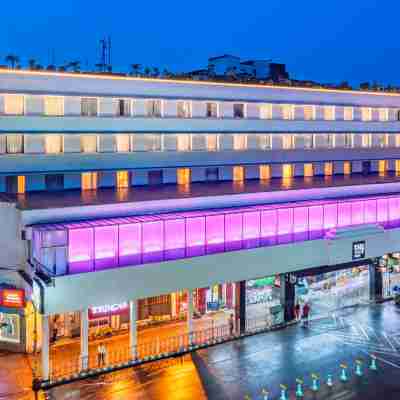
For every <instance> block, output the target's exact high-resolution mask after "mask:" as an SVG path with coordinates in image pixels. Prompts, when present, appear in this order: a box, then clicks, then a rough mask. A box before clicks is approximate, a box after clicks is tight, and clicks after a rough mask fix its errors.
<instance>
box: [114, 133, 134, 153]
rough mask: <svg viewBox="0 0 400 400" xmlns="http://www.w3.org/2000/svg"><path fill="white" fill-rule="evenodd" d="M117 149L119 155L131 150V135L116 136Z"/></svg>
mask: <svg viewBox="0 0 400 400" xmlns="http://www.w3.org/2000/svg"><path fill="white" fill-rule="evenodd" d="M115 142H116V149H117V152H118V153H126V152H129V151H130V149H131V143H130V135H128V134H119V135H115Z"/></svg>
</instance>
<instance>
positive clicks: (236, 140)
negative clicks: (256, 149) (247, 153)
mask: <svg viewBox="0 0 400 400" xmlns="http://www.w3.org/2000/svg"><path fill="white" fill-rule="evenodd" d="M246 149H247V135H244V134H234V135H233V150H246Z"/></svg>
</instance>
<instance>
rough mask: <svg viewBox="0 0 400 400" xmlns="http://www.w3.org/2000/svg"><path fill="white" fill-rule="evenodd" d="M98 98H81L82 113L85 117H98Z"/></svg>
mask: <svg viewBox="0 0 400 400" xmlns="http://www.w3.org/2000/svg"><path fill="white" fill-rule="evenodd" d="M97 108H98V100H97V99H96V98H94V97H82V98H81V115H82V116H83V117H96V116H97Z"/></svg>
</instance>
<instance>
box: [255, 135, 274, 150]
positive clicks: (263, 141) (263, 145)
mask: <svg viewBox="0 0 400 400" xmlns="http://www.w3.org/2000/svg"><path fill="white" fill-rule="evenodd" d="M257 139H258V148H259V149H260V150H270V149H271V143H272V141H271V135H269V134H260V135H257Z"/></svg>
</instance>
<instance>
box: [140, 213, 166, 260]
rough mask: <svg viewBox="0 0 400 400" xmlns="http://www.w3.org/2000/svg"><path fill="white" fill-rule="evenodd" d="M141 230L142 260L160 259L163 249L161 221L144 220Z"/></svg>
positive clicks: (162, 224)
mask: <svg viewBox="0 0 400 400" xmlns="http://www.w3.org/2000/svg"><path fill="white" fill-rule="evenodd" d="M142 230H143V262H154V261H161V260H162V258H163V250H164V223H163V221H153V222H144V223H143V224H142Z"/></svg>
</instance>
